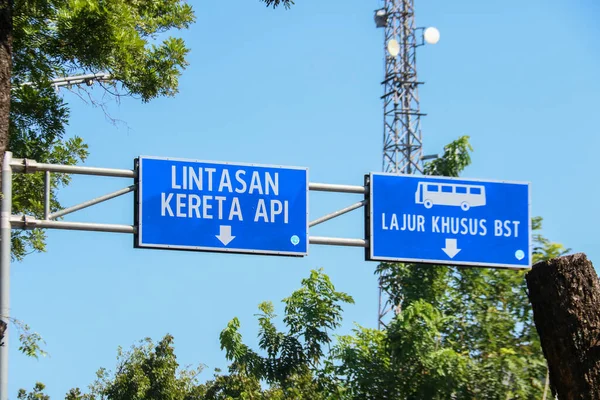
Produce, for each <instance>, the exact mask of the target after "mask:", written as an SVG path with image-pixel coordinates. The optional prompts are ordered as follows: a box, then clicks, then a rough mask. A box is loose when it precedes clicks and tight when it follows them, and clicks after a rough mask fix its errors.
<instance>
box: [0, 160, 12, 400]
mask: <svg viewBox="0 0 600 400" xmlns="http://www.w3.org/2000/svg"><path fill="white" fill-rule="evenodd" d="M11 160H12V153H11V152H10V151H7V152H5V153H4V163H3V164H2V206H1V209H0V210H1V211H0V318H1V319H2V321H4V322H5V323H6V331H5V332H4V340H3V342H4V345H3V346H0V400H8V336H9V331H10V329H9V328H10V327H9V323H10V321H9V317H10V243H11V240H10V237H11V224H10V216H11V213H12V169H11V166H10V163H11Z"/></svg>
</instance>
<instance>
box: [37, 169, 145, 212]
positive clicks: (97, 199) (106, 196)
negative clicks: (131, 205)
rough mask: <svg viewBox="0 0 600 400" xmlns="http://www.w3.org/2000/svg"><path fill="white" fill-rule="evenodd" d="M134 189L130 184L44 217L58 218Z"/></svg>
mask: <svg viewBox="0 0 600 400" xmlns="http://www.w3.org/2000/svg"><path fill="white" fill-rule="evenodd" d="M46 173H48V172H47V171H46ZM134 190H135V185H131V186H128V187H126V188H124V189H120V190H117V191H116V192H112V193H109V194H105V195H104V196H100V197H96V198H95V199H92V200H88V201H86V202H83V203H81V204H77V205H74V206H73V207H69V208H65V209H64V210H60V211H57V212H55V213H52V214H50V217H49V218H46V219H56V218H60V217H62V216H64V215H67V214H71V213H74V212H75V211H79V210H83V209H84V208H87V207H90V206H93V205H94V204H98V203H102V202H103V201H106V200H110V199H114V198H115V197H119V196H122V195H124V194H127V193H129V192H132V191H134Z"/></svg>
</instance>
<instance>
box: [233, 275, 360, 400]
mask: <svg viewBox="0 0 600 400" xmlns="http://www.w3.org/2000/svg"><path fill="white" fill-rule="evenodd" d="M353 302H354V300H353V299H352V297H350V296H349V295H347V294H346V293H343V292H338V291H336V290H335V287H334V286H333V284H332V283H331V281H330V280H329V277H328V276H327V275H325V274H324V273H323V272H322V270H319V271H314V270H313V271H311V274H310V277H309V278H306V279H303V280H302V287H301V288H300V289H298V290H296V291H295V292H294V293H292V295H291V296H290V297H287V298H285V299H283V303H284V304H285V317H284V318H283V322H284V324H285V325H286V327H287V329H288V332H287V333H285V332H279V331H278V330H277V328H276V327H275V325H274V323H273V319H274V318H276V315H275V313H274V307H273V304H272V303H270V302H265V303H261V304H260V305H259V310H260V311H261V314H258V321H259V326H260V330H259V348H260V350H261V351H262V352H264V353H265V355H264V356H263V355H260V354H259V353H258V352H255V351H253V350H251V349H250V348H249V347H248V346H246V345H244V344H243V342H242V337H241V334H240V333H239V327H240V323H239V320H238V319H237V318H234V319H233V320H232V321H230V322H229V324H228V325H227V327H226V328H225V329H224V330H223V331H222V332H221V348H222V349H224V350H225V352H226V357H227V359H228V360H230V361H232V365H231V368H230V372H231V373H232V374H238V373H241V374H242V376H246V375H247V376H253V377H255V378H256V379H258V380H263V379H264V380H265V381H266V382H267V383H269V384H271V385H272V386H273V387H274V388H275V389H277V390H281V391H282V393H283V394H285V395H286V396H291V395H292V393H295V391H298V390H299V391H300V392H299V393H297V395H298V396H301V397H298V398H304V397H302V396H304V394H302V393H306V392H308V393H313V394H312V396H315V395H316V394H315V393H314V392H315V390H316V388H317V387H323V386H324V385H327V384H328V383H327V382H325V381H324V379H325V378H324V377H322V378H323V380H319V377H318V376H317V371H319V367H320V363H321V360H322V358H323V356H324V355H325V352H324V350H323V348H324V346H327V348H329V345H330V343H331V337H330V333H329V331H331V330H335V329H336V328H337V327H338V326H339V324H340V323H341V313H342V307H341V303H353ZM313 378H314V379H313ZM294 396H295V395H294ZM286 398H287V397H286ZM308 398H310V397H308Z"/></svg>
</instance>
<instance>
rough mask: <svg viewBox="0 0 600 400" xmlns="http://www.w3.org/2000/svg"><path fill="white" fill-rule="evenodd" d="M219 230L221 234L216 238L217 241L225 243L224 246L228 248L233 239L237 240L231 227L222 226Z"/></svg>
mask: <svg viewBox="0 0 600 400" xmlns="http://www.w3.org/2000/svg"><path fill="white" fill-rule="evenodd" d="M219 229H220V230H219V234H218V235H216V236H217V239H219V240H220V241H221V243H223V245H225V246H227V245H228V244H229V243H231V241H232V240H233V239H235V236H231V226H223V225H221V227H220V228H219Z"/></svg>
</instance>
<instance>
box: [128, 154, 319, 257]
mask: <svg viewBox="0 0 600 400" xmlns="http://www.w3.org/2000/svg"><path fill="white" fill-rule="evenodd" d="M144 159H149V160H162V161H182V162H192V163H203V164H217V165H230V166H241V167H258V168H274V169H287V170H303V171H305V176H306V238H305V240H306V251H304V252H300V251H296V252H293V251H271V250H248V249H239V248H233V247H231V248H220V247H204V246H184V245H164V244H154V243H143V242H142V191H143V186H144V185H143V184H142V164H143V160H144ZM308 202H309V176H308V168H307V167H294V166H292V167H288V166H281V165H267V164H251V163H236V162H223V161H203V160H194V159H185V158H175V157H156V156H139V157H138V221H137V222H138V226H137V228H138V232H137V236H138V240H137V246H138V247H141V248H154V249H172V250H194V251H206V252H217V253H236V254H264V255H286V256H308V248H309V245H310V243H309V232H308V229H309V226H308V225H309V209H310V207H309V204H308Z"/></svg>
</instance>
